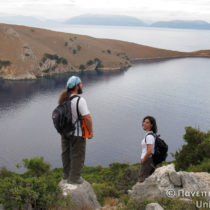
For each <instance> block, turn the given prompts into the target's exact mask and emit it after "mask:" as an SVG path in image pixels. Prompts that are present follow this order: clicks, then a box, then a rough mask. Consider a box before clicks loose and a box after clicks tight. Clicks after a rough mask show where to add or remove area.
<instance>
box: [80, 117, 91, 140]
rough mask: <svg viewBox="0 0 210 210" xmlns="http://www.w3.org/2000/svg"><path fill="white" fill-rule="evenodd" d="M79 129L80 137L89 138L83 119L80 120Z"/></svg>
mask: <svg viewBox="0 0 210 210" xmlns="http://www.w3.org/2000/svg"><path fill="white" fill-rule="evenodd" d="M81 129H82V137H83V138H89V137H90V133H89V130H88V128H87V126H86V124H85V121H84V120H82V126H81Z"/></svg>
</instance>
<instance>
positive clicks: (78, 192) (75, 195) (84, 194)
mask: <svg viewBox="0 0 210 210" xmlns="http://www.w3.org/2000/svg"><path fill="white" fill-rule="evenodd" d="M59 186H60V187H61V189H62V193H63V195H64V196H67V195H70V196H71V201H72V203H73V204H75V205H76V207H79V208H84V207H86V208H88V209H89V208H90V209H91V208H92V209H98V208H100V204H99V203H98V201H97V198H96V194H95V193H94V191H93V188H92V187H91V185H90V184H89V183H88V182H87V181H85V180H84V181H83V182H82V184H74V185H72V184H68V183H67V182H66V181H65V180H61V181H60V183H59Z"/></svg>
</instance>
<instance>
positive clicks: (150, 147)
mask: <svg viewBox="0 0 210 210" xmlns="http://www.w3.org/2000/svg"><path fill="white" fill-rule="evenodd" d="M151 154H152V144H147V153H146V154H145V155H144V157H143V159H142V160H141V163H144V162H145V161H146V160H147V159H148V158H149V156H150V155H151Z"/></svg>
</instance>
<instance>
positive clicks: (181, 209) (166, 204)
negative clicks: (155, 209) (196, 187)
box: [120, 197, 196, 210]
mask: <svg viewBox="0 0 210 210" xmlns="http://www.w3.org/2000/svg"><path fill="white" fill-rule="evenodd" d="M120 201H121V202H122V200H120ZM149 203H158V204H160V206H162V207H163V209H165V210H186V209H187V210H196V207H195V204H189V203H187V202H185V201H181V200H179V199H174V198H167V197H159V198H151V199H149V198H146V197H145V198H142V199H129V200H128V201H127V203H126V205H125V207H124V208H123V210H131V209H132V210H145V208H146V205H147V204H149Z"/></svg>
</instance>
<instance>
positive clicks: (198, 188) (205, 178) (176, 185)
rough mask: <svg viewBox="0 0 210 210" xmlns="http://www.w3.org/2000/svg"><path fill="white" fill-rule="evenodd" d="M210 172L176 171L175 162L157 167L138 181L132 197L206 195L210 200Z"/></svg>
mask: <svg viewBox="0 0 210 210" xmlns="http://www.w3.org/2000/svg"><path fill="white" fill-rule="evenodd" d="M209 192H210V173H207V172H185V171H179V172H176V171H175V168H174V164H169V165H167V166H162V167H160V168H157V169H156V170H155V172H154V173H153V174H152V175H151V176H149V177H148V178H147V179H145V181H144V182H142V183H139V182H137V183H136V185H134V186H133V188H132V190H129V194H130V195H131V197H132V198H143V197H149V198H154V197H162V196H167V197H173V198H184V197H188V198H190V197H195V196H197V197H199V196H201V197H204V198H206V199H207V200H210V193H209Z"/></svg>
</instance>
